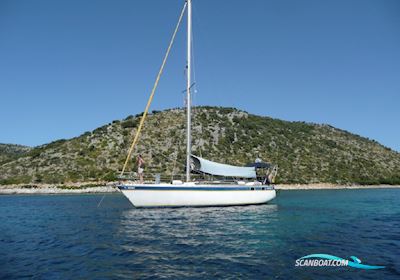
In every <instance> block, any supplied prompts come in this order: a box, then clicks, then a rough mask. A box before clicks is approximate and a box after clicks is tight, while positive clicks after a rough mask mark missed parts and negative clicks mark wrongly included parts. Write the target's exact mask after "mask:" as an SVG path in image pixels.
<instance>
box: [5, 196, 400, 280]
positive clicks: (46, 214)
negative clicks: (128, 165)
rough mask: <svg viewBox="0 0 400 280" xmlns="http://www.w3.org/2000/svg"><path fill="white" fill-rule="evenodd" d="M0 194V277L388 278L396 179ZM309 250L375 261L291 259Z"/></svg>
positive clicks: (393, 254)
mask: <svg viewBox="0 0 400 280" xmlns="http://www.w3.org/2000/svg"><path fill="white" fill-rule="evenodd" d="M101 198H102V195H31V196H0V217H1V223H0V278H1V279H7V278H24V277H26V278H36V279H72V278H80V279H113V278H118V279H124V278H127V279H132V278H140V279H153V278H169V279H182V278H187V279H201V278H203V279H210V278H224V279H238V278H244V279H271V278H275V279H294V278H295V279H322V278H324V279H336V278H341V279H395V278H399V277H400V261H399V259H398V257H399V255H400V253H399V252H400V204H399V201H400V189H384V190H377V189H368V190H318V191H317V190H313V191H280V192H279V193H278V197H277V199H275V200H274V201H273V203H271V204H268V205H261V206H248V207H220V208H172V209H168V208H158V209H157V208H154V209H135V208H133V207H132V206H131V205H130V204H129V202H128V201H127V200H126V199H125V197H123V196H122V195H120V194H112V195H106V197H105V199H104V200H103V202H102V204H101V206H100V207H99V208H97V204H98V202H99V201H100V200H101ZM314 253H325V254H331V255H336V256H338V257H342V258H345V259H349V257H350V256H356V257H358V258H359V259H361V261H362V262H363V263H365V264H369V265H384V266H386V267H385V268H384V269H381V270H375V271H372V270H360V269H355V268H350V267H301V268H299V267H295V261H296V259H298V258H300V257H302V256H305V255H308V254H314Z"/></svg>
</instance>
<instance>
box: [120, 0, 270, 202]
mask: <svg viewBox="0 0 400 280" xmlns="http://www.w3.org/2000/svg"><path fill="white" fill-rule="evenodd" d="M185 10H186V14H187V66H186V68H187V69H186V70H187V71H186V73H187V81H186V82H187V83H186V95H187V96H186V107H187V108H186V109H187V110H186V112H187V113H186V122H187V124H186V174H185V175H186V176H185V177H186V180H185V182H184V181H183V180H171V182H166V183H162V182H160V180H159V179H157V178H156V179H155V180H154V182H148V181H146V182H138V181H126V180H125V181H124V182H122V183H120V184H119V185H118V186H117V187H118V189H119V190H120V191H121V192H122V193H123V194H124V195H125V196H126V197H127V198H128V199H129V201H130V202H131V203H132V204H133V205H134V206H135V207H180V206H228V205H229V206H231V205H232V206H233V205H252V204H263V203H267V202H268V201H270V200H272V199H274V198H275V196H276V192H275V189H274V187H273V186H272V185H270V184H269V183H271V181H273V178H274V176H275V175H276V172H277V167H276V166H274V165H270V164H267V163H263V162H260V161H259V160H258V161H256V162H255V163H253V164H250V165H248V166H233V165H228V164H222V163H217V162H213V161H209V160H207V159H204V158H201V157H198V156H195V155H193V154H192V152H191V148H192V147H191V90H192V89H191V48H192V46H191V44H192V40H191V38H192V0H186V1H185V3H184V6H183V9H182V11H181V14H180V17H179V20H178V24H177V26H176V28H175V31H174V33H173V36H172V39H171V42H170V44H169V47H168V49H167V52H166V55H165V57H164V60H163V63H162V65H161V68H160V71H159V73H158V76H157V78H156V82H155V85H154V87H153V90H152V92H151V95H150V98H149V101H148V103H147V106H146V109H145V111H144V113H143V115H142V118H141V121H140V124H139V127H138V129H137V132H136V135H135V138H134V140H133V143H132V145H131V147H130V149H129V151H128V156H127V158H126V161H125V164H124V167H123V169H122V172H121V174H120V175H121V177H120V178H122V179H124V178H125V177H124V172H125V170H126V166H127V164H128V162H129V161H130V160H131V155H132V151H133V148H134V146H135V145H136V143H137V141H138V138H139V134H140V131H141V129H142V127H143V123H144V121H145V118H146V116H147V112H148V110H149V107H150V104H151V101H152V99H153V96H154V92H155V89H156V87H157V84H158V81H159V78H160V76H161V73H162V71H163V68H164V65H165V62H166V60H167V58H168V54H169V51H170V49H171V47H172V44H173V41H174V38H175V35H176V33H177V30H178V28H179V25H180V22H181V20H182V17H183V16H184V13H185ZM265 170H267V172H266V173H264V172H265ZM260 171H261V173H262V174H263V175H261V176H260ZM192 173H197V174H203V175H204V176H205V177H208V178H212V180H192V178H191V175H192ZM214 178H218V180H215V179H214ZM227 178H228V179H227Z"/></svg>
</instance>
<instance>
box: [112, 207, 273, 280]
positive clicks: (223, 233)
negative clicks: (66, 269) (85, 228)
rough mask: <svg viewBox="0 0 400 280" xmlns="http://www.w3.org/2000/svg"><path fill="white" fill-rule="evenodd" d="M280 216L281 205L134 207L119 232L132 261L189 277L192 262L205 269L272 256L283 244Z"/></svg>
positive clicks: (123, 214)
mask: <svg viewBox="0 0 400 280" xmlns="http://www.w3.org/2000/svg"><path fill="white" fill-rule="evenodd" d="M277 219H278V206H277V205H275V204H264V205H258V206H255V205H254V206H246V207H243V206H242V207H239V206H236V207H205V208H140V209H137V208H133V209H130V210H126V211H124V212H123V213H122V216H121V221H120V228H119V233H118V235H120V236H123V240H124V242H123V243H120V246H121V247H122V251H124V252H125V253H124V257H125V260H126V262H127V264H128V265H133V266H134V267H138V268H143V269H144V267H145V268H146V270H148V269H151V270H154V273H155V275H158V273H160V275H163V276H168V275H171V277H185V276H189V275H193V269H191V268H190V266H191V265H192V266H193V265H196V266H198V267H199V269H205V267H202V266H207V267H208V266H209V265H213V263H217V262H218V263H219V266H220V265H221V262H222V263H223V262H226V261H229V262H232V261H235V260H239V259H242V260H243V259H246V258H254V257H257V260H261V259H262V260H265V261H267V259H268V258H269V257H271V258H272V257H273V256H269V254H270V252H271V248H273V247H276V246H279V244H276V243H277V240H279V238H277V237H276V235H277V231H276V228H275V226H274V225H276V224H277V223H276V220H277ZM260 256H262V258H260ZM174 261H176V262H174ZM254 261H255V260H254V259H253V262H254ZM178 264H179V265H178ZM184 264H186V265H187V266H185V265H184ZM264 265H265V263H264ZM178 266H179V267H178ZM177 271H179V272H180V273H182V274H180V275H176V273H177ZM174 273H175V274H174Z"/></svg>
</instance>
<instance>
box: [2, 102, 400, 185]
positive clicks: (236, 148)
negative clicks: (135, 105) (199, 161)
mask: <svg viewBox="0 0 400 280" xmlns="http://www.w3.org/2000/svg"><path fill="white" fill-rule="evenodd" d="M140 116H141V115H136V116H129V117H127V118H126V119H124V120H116V121H113V122H112V123H109V124H107V125H104V126H102V127H99V128H97V129H95V130H93V131H91V132H86V133H84V134H82V135H80V136H79V137H76V138H72V139H68V140H59V141H55V142H52V143H50V144H46V145H42V146H39V147H35V148H33V149H29V148H21V150H20V151H21V152H20V153H16V152H14V154H13V153H11V154H13V155H12V156H7V155H6V154H7V152H1V153H0V155H1V157H0V159H1V161H0V184H12V183H61V182H78V181H91V180H93V181H97V180H114V179H115V175H116V174H117V171H118V170H120V169H121V168H122V165H123V162H124V159H125V156H126V154H127V149H128V147H129V145H130V143H131V141H132V137H133V135H134V133H135V132H136V126H137V125H138V123H139V120H140ZM0 147H1V146H0ZM8 149H10V147H9V148H8ZM24 149H25V150H24ZM11 150H12V148H11ZM17 150H18V149H17ZM0 151H3V150H0ZM136 151H137V152H140V153H141V154H142V155H143V156H144V158H145V160H146V174H147V175H149V174H153V173H157V172H162V173H163V174H171V173H172V170H174V172H173V173H183V172H184V171H183V170H184V169H183V168H184V165H183V163H184V161H185V111H184V110H182V109H171V110H166V111H162V112H155V111H153V113H152V114H150V115H149V117H148V119H147V122H146V124H145V128H144V131H143V132H142V135H141V137H140V141H139V145H138V147H137V149H136ZM193 153H194V154H196V155H199V156H202V157H206V158H208V159H210V160H214V161H217V162H222V163H229V164H235V165H244V164H246V163H248V162H253V161H254V159H255V158H257V157H259V158H261V159H263V160H265V161H269V162H273V163H276V164H278V165H279V173H278V178H277V180H278V181H279V182H281V183H319V182H326V183H338V184H343V183H356V184H400V153H398V152H396V151H393V150H391V149H389V148H387V147H384V146H382V145H381V144H379V143H377V142H376V141H373V140H369V139H367V138H364V137H361V136H358V135H355V134H351V133H349V132H347V131H344V130H340V129H337V128H334V127H332V126H329V125H321V124H310V123H304V122H288V121H282V120H278V119H272V118H269V117H261V116H256V115H252V114H249V113H247V112H244V111H240V110H237V109H234V108H216V107H197V108H195V109H194V116H193ZM8 154H10V153H9V152H8ZM174 166H175V167H174ZM132 168H134V167H133V166H132V164H131V165H130V169H132Z"/></svg>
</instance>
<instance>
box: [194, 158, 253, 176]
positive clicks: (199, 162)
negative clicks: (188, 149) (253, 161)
mask: <svg viewBox="0 0 400 280" xmlns="http://www.w3.org/2000/svg"><path fill="white" fill-rule="evenodd" d="M191 159H192V163H193V164H192V166H191V168H192V170H194V171H199V172H202V173H207V174H211V175H216V176H224V177H237V178H256V177H257V175H256V169H255V167H241V166H233V165H229V164H222V163H218V162H213V161H210V160H207V159H204V158H201V157H197V156H194V155H192V156H191Z"/></svg>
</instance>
